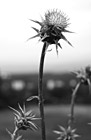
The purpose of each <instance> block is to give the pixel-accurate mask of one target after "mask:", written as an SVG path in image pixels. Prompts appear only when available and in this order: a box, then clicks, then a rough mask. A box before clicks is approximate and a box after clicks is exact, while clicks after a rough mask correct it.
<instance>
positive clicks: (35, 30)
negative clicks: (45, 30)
mask: <svg viewBox="0 0 91 140" xmlns="http://www.w3.org/2000/svg"><path fill="white" fill-rule="evenodd" d="M31 28H32V29H34V30H35V31H36V32H37V33H39V30H38V29H36V28H35V27H31Z"/></svg>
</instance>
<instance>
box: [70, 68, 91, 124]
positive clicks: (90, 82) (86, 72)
mask: <svg viewBox="0 0 91 140" xmlns="http://www.w3.org/2000/svg"><path fill="white" fill-rule="evenodd" d="M73 74H74V75H75V76H76V78H77V79H78V83H77V85H76V87H75V89H74V90H73V93H72V98H71V113H70V120H69V124H71V123H73V122H74V105H75V98H76V94H77V91H78V89H79V87H80V86H81V84H84V85H86V86H88V87H89V93H90V94H91V67H90V66H86V67H85V68H84V69H81V70H78V71H76V72H73Z"/></svg>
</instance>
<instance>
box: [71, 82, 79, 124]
mask: <svg viewBox="0 0 91 140" xmlns="http://www.w3.org/2000/svg"><path fill="white" fill-rule="evenodd" d="M80 84H81V82H78V83H77V85H76V87H75V89H74V91H73V93H72V98H71V113H70V120H69V124H70V125H71V124H73V122H74V105H75V97H76V93H77V91H78V88H79V87H80Z"/></svg>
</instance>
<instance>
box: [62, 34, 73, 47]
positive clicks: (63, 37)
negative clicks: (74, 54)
mask: <svg viewBox="0 0 91 140" xmlns="http://www.w3.org/2000/svg"><path fill="white" fill-rule="evenodd" d="M61 37H62V39H63V40H65V41H66V42H67V43H68V44H69V45H70V46H72V44H71V43H70V42H69V41H68V40H67V39H66V37H65V36H64V35H62V34H61ZM72 47H73V46H72Z"/></svg>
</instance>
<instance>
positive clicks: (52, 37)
mask: <svg viewBox="0 0 91 140" xmlns="http://www.w3.org/2000/svg"><path fill="white" fill-rule="evenodd" d="M31 21H33V22H35V23H37V24H39V25H40V26H41V27H40V29H36V28H35V27H32V28H33V29H34V30H35V31H36V32H37V35H35V36H33V37H31V38H30V39H32V38H35V37H40V40H41V41H42V42H47V43H48V44H49V45H51V44H55V45H56V50H58V46H59V47H60V48H62V47H61V45H60V43H58V41H59V40H60V39H63V40H65V41H66V42H67V43H68V44H69V45H71V46H72V44H71V43H70V42H69V41H68V40H67V39H66V37H65V36H64V35H63V34H62V32H69V33H72V32H71V31H68V30H66V28H67V27H68V25H69V23H68V21H69V19H68V17H67V16H66V15H65V14H64V13H62V12H61V11H58V10H51V11H49V10H48V11H47V12H46V13H45V17H44V18H42V22H39V21H36V20H31Z"/></svg>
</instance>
